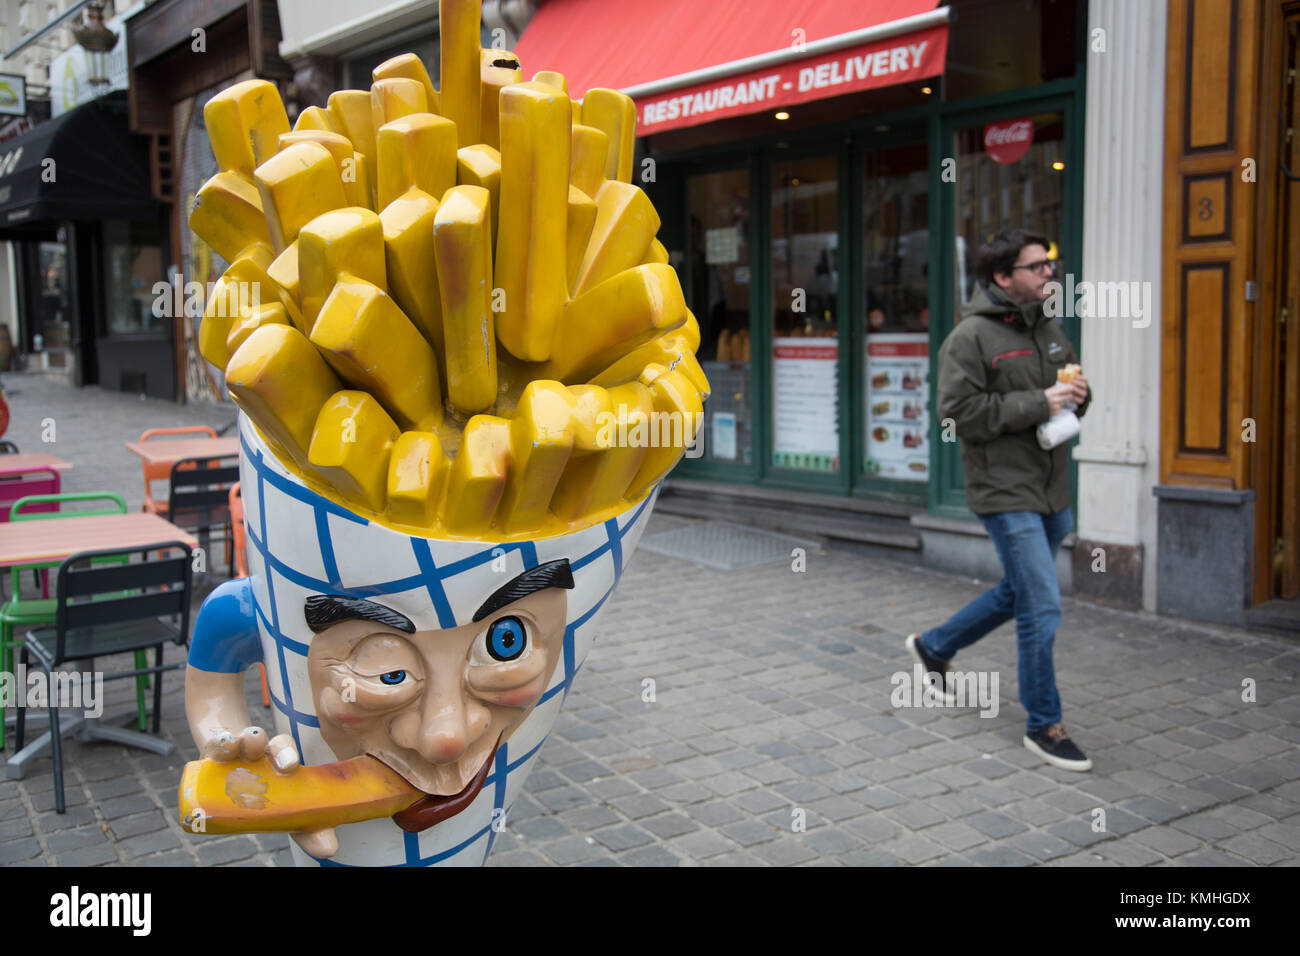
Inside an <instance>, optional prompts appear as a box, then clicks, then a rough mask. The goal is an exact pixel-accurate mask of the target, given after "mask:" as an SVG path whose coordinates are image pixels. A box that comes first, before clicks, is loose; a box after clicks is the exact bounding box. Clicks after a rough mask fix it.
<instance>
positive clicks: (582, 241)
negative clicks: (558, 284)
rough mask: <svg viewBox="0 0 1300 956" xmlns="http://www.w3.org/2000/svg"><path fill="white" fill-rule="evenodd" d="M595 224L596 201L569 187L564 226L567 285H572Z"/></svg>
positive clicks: (575, 188)
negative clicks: (566, 215)
mask: <svg viewBox="0 0 1300 956" xmlns="http://www.w3.org/2000/svg"><path fill="white" fill-rule="evenodd" d="M595 224H596V201H595V200H594V199H592V198H591V197H590V196H588V195H587V194H586V193H584V192H583V191H582V190H581V189H579V188H578V187H577V186H570V187H569V215H568V218H567V220H566V226H565V242H566V245H567V248H566V251H565V257H564V258H565V267H564V275H565V282H566V284H567V285H569V286H572V285H573V283H574V280H576V279H577V277H578V268H579V267H580V266H581V265H582V257H583V255H584V254H585V253H586V251H587V242H588V241H589V240H590V239H591V229H592V227H593V226H594V225H595Z"/></svg>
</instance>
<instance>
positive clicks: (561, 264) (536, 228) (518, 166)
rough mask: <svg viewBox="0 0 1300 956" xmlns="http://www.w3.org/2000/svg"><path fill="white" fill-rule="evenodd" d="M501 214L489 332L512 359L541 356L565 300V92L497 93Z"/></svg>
mask: <svg viewBox="0 0 1300 956" xmlns="http://www.w3.org/2000/svg"><path fill="white" fill-rule="evenodd" d="M500 123H501V203H500V205H501V212H500V214H499V216H498V220H499V223H500V233H499V235H498V236H497V250H496V275H495V279H496V285H497V287H498V288H499V289H501V290H502V293H503V295H504V298H505V303H504V305H505V308H504V310H503V311H502V312H501V313H500V314H499V315H498V316H497V336H498V337H499V338H500V340H501V344H502V345H503V346H505V348H506V349H507V350H508V351H509V352H510V353H511V354H513V355H514V356H515V357H516V358H519V359H523V360H524V361H528V362H539V361H543V360H545V359H546V358H548V357H549V354H550V348H551V342H552V340H553V338H554V335H555V325H556V322H557V321H558V320H559V317H560V312H561V311H562V309H563V308H564V303H565V301H566V300H567V298H568V290H567V288H566V286H565V265H566V264H565V256H566V247H565V240H564V229H565V223H566V221H567V218H568V197H569V146H570V130H569V126H570V110H569V98H568V97H567V96H565V95H564V94H563V93H560V92H559V91H557V90H554V89H552V88H551V87H548V86H543V85H541V84H539V83H515V84H513V85H511V86H507V87H506V88H505V89H503V90H502V91H501V114H500Z"/></svg>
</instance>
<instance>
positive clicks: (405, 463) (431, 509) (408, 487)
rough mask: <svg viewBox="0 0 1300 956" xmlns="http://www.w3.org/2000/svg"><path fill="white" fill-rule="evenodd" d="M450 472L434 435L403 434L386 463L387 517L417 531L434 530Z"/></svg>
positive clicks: (422, 433) (429, 433) (440, 443)
mask: <svg viewBox="0 0 1300 956" xmlns="http://www.w3.org/2000/svg"><path fill="white" fill-rule="evenodd" d="M449 470H450V468H449V465H448V462H447V456H446V455H444V454H443V453H442V442H441V441H439V440H438V436H437V434H436V433H434V432H402V434H401V435H400V436H399V437H398V439H397V441H396V443H395V444H394V445H393V450H392V452H391V453H390V456H389V459H388V516H389V517H390V518H392V519H393V520H394V521H397V522H400V523H402V524H407V525H413V526H415V527H417V528H431V527H433V524H434V522H435V521H437V520H438V505H439V504H440V499H441V496H442V486H443V484H444V483H445V482H446V480H447V473H448V471H449Z"/></svg>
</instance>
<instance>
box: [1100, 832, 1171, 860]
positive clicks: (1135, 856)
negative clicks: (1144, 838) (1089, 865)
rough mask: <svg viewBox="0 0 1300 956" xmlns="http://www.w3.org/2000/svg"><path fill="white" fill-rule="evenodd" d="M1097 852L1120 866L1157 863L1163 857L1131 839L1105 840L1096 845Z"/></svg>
mask: <svg viewBox="0 0 1300 956" xmlns="http://www.w3.org/2000/svg"><path fill="white" fill-rule="evenodd" d="M1097 852H1098V853H1100V854H1101V855H1102V856H1104V857H1105V858H1106V859H1108V860H1114V861H1115V862H1116V863H1118V864H1119V865H1120V866H1150V865H1151V864H1152V863H1159V862H1161V861H1163V860H1164V859H1165V857H1164V856H1163V855H1162V854H1160V853H1157V852H1156V851H1155V850H1152V849H1150V848H1149V847H1145V846H1142V844H1140V843H1135V842H1133V841H1132V840H1127V839H1120V840H1107V841H1106V842H1105V843H1099V844H1098V845H1097Z"/></svg>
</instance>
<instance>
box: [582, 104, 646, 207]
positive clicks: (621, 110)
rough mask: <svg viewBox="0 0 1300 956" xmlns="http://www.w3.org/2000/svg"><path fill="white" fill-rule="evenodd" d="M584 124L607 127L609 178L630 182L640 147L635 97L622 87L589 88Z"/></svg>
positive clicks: (603, 128)
mask: <svg viewBox="0 0 1300 956" xmlns="http://www.w3.org/2000/svg"><path fill="white" fill-rule="evenodd" d="M582 124H583V125H584V126H594V127H596V129H599V130H604V132H605V135H606V136H608V137H609V153H608V154H607V155H606V159H605V178H606V179H616V180H618V181H619V182H623V183H630V182H631V181H632V158H633V156H632V154H633V152H634V151H635V149H636V104H635V103H633V102H632V98H631V97H630V96H628V95H627V94H626V93H620V92H619V91H618V90H607V89H602V88H599V87H597V88H596V89H591V90H588V91H587V95H586V96H584V97H583V98H582Z"/></svg>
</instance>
